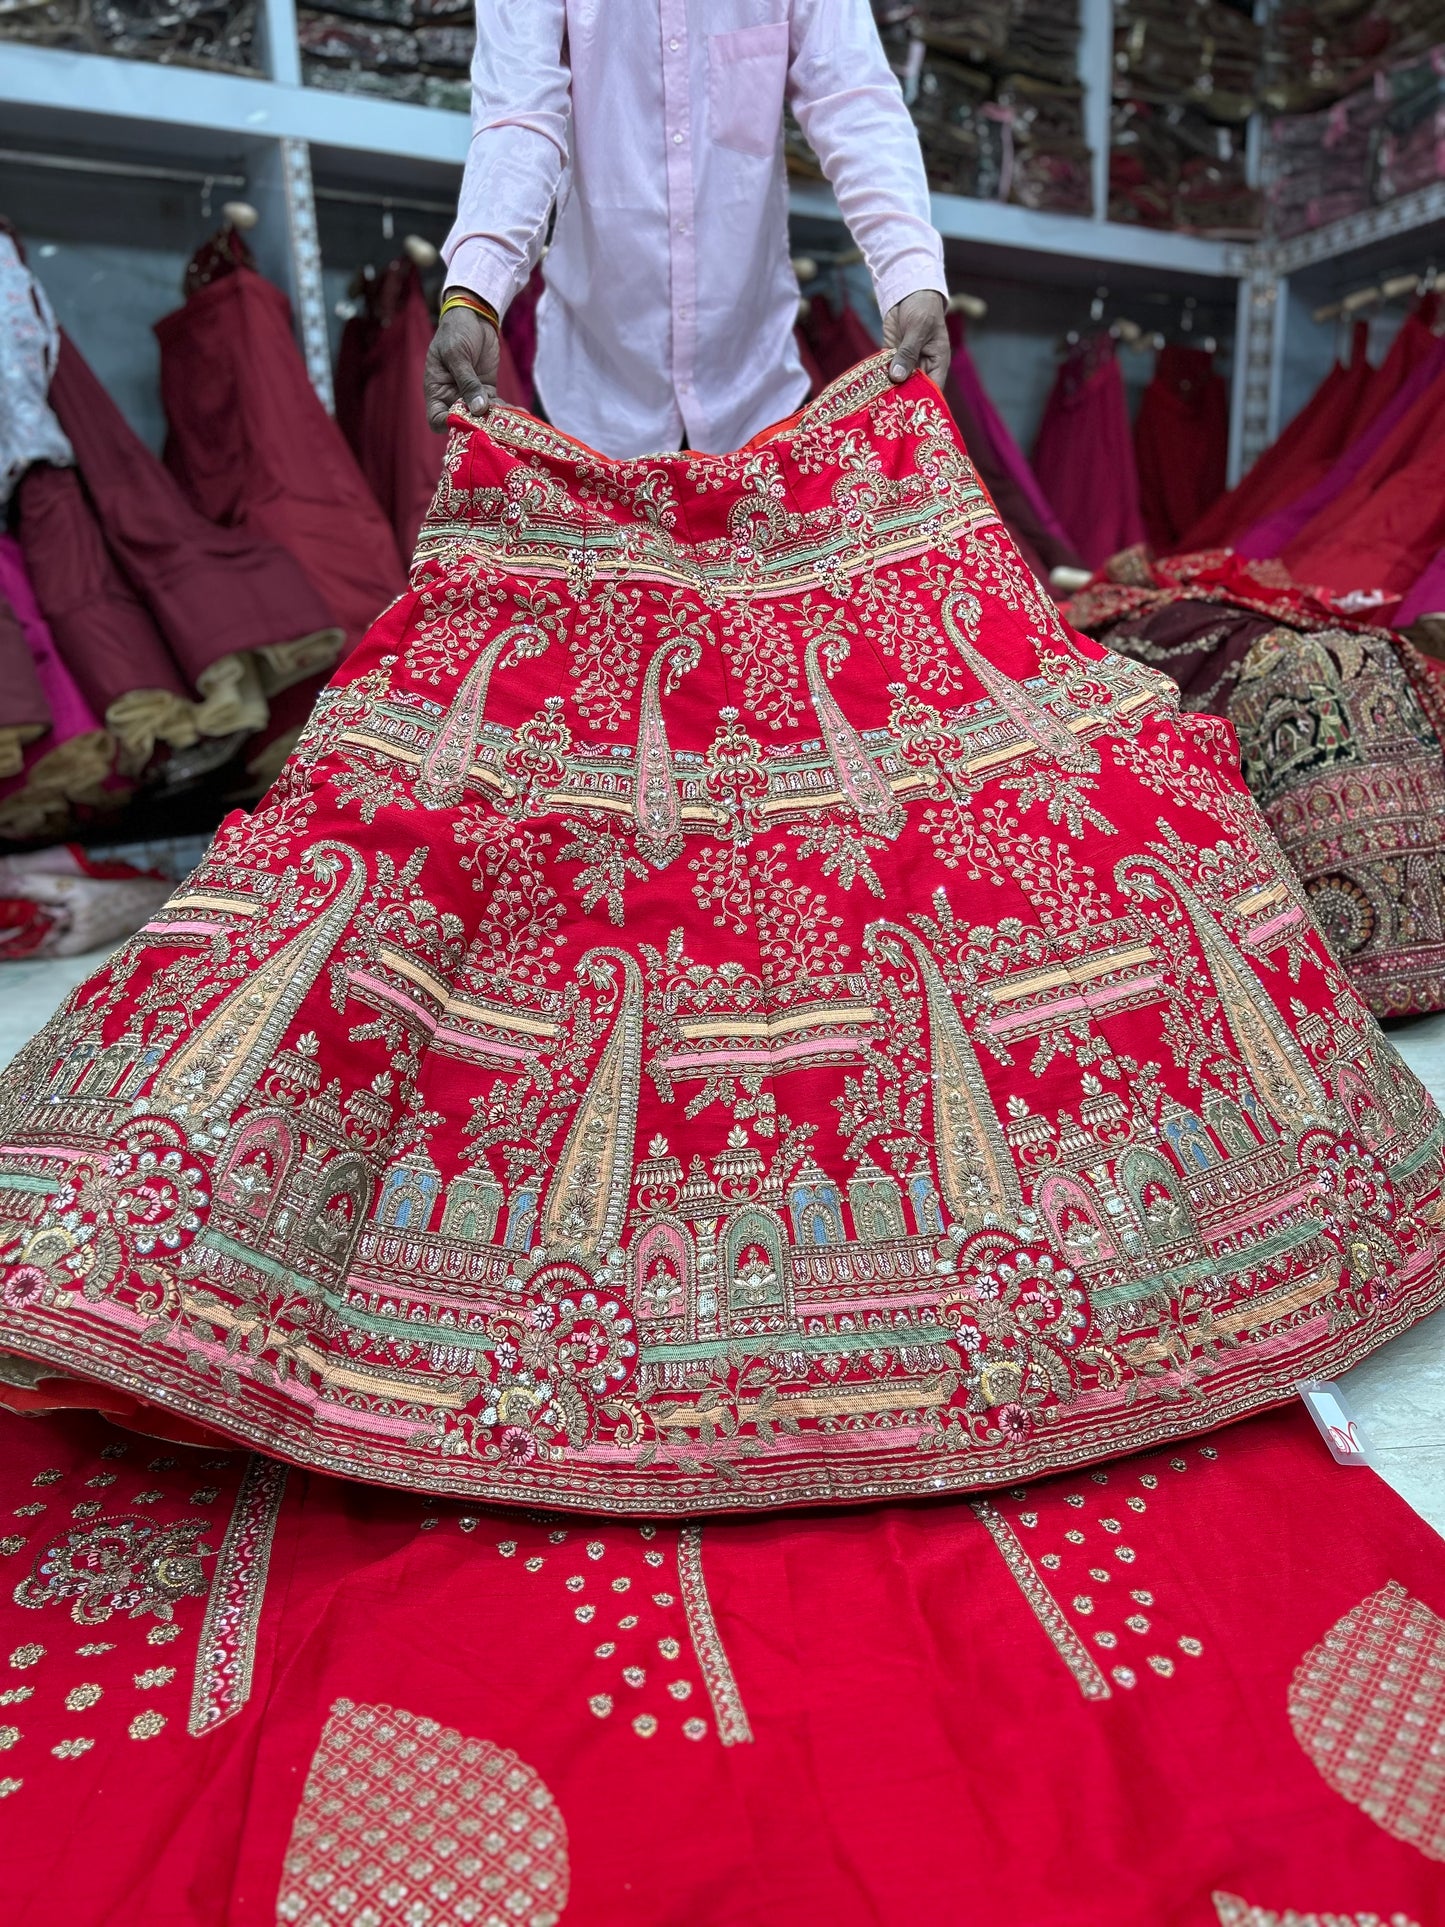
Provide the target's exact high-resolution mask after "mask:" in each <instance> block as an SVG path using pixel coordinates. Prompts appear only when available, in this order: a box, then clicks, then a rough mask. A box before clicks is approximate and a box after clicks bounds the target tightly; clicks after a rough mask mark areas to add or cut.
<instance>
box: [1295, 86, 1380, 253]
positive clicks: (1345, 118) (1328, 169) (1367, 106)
mask: <svg viewBox="0 0 1445 1927" xmlns="http://www.w3.org/2000/svg"><path fill="white" fill-rule="evenodd" d="M1384 114H1385V107H1384V102H1383V101H1382V100H1381V99H1380V98H1379V96H1378V95H1377V94H1376V92H1375V89H1374V86H1373V84H1367V85H1365V86H1364V87H1360V88H1357V89H1356V91H1355V92H1354V93H1352V94H1349V95H1347V96H1346V98H1345V99H1344V100H1338V101H1336V102H1335V103H1334V105H1333V106H1332V107H1322V108H1319V109H1317V110H1316V111H1315V112H1313V113H1309V114H1282V115H1280V116H1279V117H1278V118H1277V119H1276V120H1275V121H1274V123H1273V125H1272V127H1271V129H1270V152H1271V177H1270V183H1269V201H1270V206H1271V209H1272V214H1273V226H1274V230H1275V232H1276V233H1277V234H1279V235H1281V236H1289V235H1291V234H1303V233H1304V232H1306V231H1307V230H1308V229H1310V228H1316V227H1322V226H1324V224H1325V223H1326V222H1327V221H1338V220H1341V219H1343V217H1344V216H1345V215H1347V214H1359V213H1362V212H1363V210H1364V209H1365V208H1367V207H1369V206H1371V204H1372V202H1373V199H1374V186H1373V183H1374V176H1375V167H1376V155H1377V150H1378V148H1379V144H1380V136H1381V130H1382V123H1383V121H1384Z"/></svg>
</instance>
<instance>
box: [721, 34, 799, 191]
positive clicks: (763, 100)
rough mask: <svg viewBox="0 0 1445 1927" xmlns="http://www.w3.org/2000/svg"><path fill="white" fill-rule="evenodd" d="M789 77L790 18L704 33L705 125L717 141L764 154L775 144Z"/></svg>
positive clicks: (743, 151) (734, 147) (768, 153)
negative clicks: (705, 57)
mask: <svg viewBox="0 0 1445 1927" xmlns="http://www.w3.org/2000/svg"><path fill="white" fill-rule="evenodd" d="M787 78H788V23H787V21H786V20H779V21H775V22H770V23H766V24H764V25H762V26H759V27H739V28H737V29H736V31H734V32H733V33H712V34H709V35H708V38H707V111H708V131H709V133H710V135H711V136H712V138H713V140H715V141H716V142H717V143H718V144H719V146H722V147H731V148H732V149H733V150H734V152H736V153H739V154H756V155H760V156H762V157H764V158H766V157H767V156H769V155H771V154H772V152H773V149H774V148H775V147H776V146H777V142H778V131H779V129H780V127H781V126H782V120H783V89H784V87H785V85H786V83H787Z"/></svg>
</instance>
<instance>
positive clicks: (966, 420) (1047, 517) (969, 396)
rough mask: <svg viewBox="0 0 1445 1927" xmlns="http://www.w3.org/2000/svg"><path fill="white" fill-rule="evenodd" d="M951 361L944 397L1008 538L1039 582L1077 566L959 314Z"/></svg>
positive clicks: (953, 325)
mask: <svg viewBox="0 0 1445 1927" xmlns="http://www.w3.org/2000/svg"><path fill="white" fill-rule="evenodd" d="M948 333H949V340H950V342H951V344H952V348H953V357H952V360H951V362H950V364H949V370H948V380H947V381H946V382H945V383H944V389H943V396H944V400H945V401H946V402H947V403H948V406H949V408H950V410H951V411H952V414H953V418H954V420H955V421H956V422H957V423H958V430H959V433H960V434H961V435H962V436H963V440H964V445H965V447H966V448H967V449H968V452H969V454H970V456H971V457H972V459H973V463H974V466H975V468H977V470H978V472H979V476H980V478H981V479H982V481H983V485H984V487H985V488H986V489H987V490H988V492H989V494H990V495H991V496H992V497H993V499H994V503H995V505H996V507H997V508H998V511H999V514H1000V515H1002V517H1003V519H1004V523H1005V525H1006V527H1007V529H1008V532H1009V534H1010V535H1011V536H1012V537H1013V539H1014V541H1015V542H1017V543H1018V545H1019V548H1020V551H1021V552H1022V554H1023V556H1024V559H1025V560H1026V561H1027V562H1028V564H1029V566H1030V568H1032V569H1033V571H1034V573H1035V574H1036V575H1038V576H1039V577H1040V579H1041V580H1043V581H1047V580H1048V573H1049V571H1050V570H1051V569H1055V568H1058V567H1059V566H1060V565H1062V566H1063V567H1065V568H1078V567H1079V566H1080V558H1079V555H1078V552H1077V550H1076V549H1075V548H1074V546H1073V544H1072V543H1071V542H1070V540H1069V538H1068V536H1067V535H1066V534H1065V532H1064V529H1063V527H1062V525H1061V524H1060V522H1059V520H1058V517H1057V516H1056V515H1055V514H1054V512H1053V510H1052V509H1051V508H1050V507H1049V504H1048V502H1047V500H1046V499H1045V497H1044V492H1043V490H1042V489H1041V488H1040V487H1039V485H1038V481H1037V479H1036V477H1035V475H1034V472H1033V470H1032V469H1031V468H1030V467H1029V465H1028V462H1027V461H1026V460H1025V459H1024V454H1023V450H1022V449H1021V448H1020V447H1019V446H1018V444H1017V442H1015V440H1014V438H1013V436H1012V435H1011V434H1010V433H1009V430H1008V425H1007V424H1006V422H1005V421H1004V419H1003V417H1002V416H1001V415H1000V414H999V412H998V410H997V409H996V408H995V407H994V405H993V402H992V401H991V400H990V398H989V393H988V390H987V389H986V388H985V387H984V385H983V382H982V380H981V379H980V377H979V372H978V369H977V368H976V367H975V366H974V362H973V357H972V355H970V353H969V352H968V343H967V341H966V340H965V338H964V327H963V316H962V315H961V314H951V315H950V316H949V317H948Z"/></svg>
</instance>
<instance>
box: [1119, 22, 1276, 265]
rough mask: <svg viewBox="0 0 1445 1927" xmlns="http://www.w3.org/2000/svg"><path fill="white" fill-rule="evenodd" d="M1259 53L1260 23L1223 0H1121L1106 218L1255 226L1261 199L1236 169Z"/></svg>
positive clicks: (1225, 228)
mask: <svg viewBox="0 0 1445 1927" xmlns="http://www.w3.org/2000/svg"><path fill="white" fill-rule="evenodd" d="M1260 56H1261V38H1260V29H1259V28H1258V27H1256V26H1255V24H1254V22H1253V21H1252V20H1251V19H1250V18H1249V17H1248V16H1247V15H1246V14H1243V13H1240V12H1239V11H1237V10H1236V9H1235V8H1234V7H1232V6H1228V5H1223V4H1218V3H1217V0H1206V4H1204V5H1200V6H1196V7H1192V8H1190V9H1189V11H1188V13H1187V14H1186V15H1184V16H1182V17H1181V16H1180V15H1179V12H1178V10H1177V9H1176V8H1174V7H1171V6H1168V5H1166V4H1165V0H1120V4H1119V5H1118V6H1117V7H1116V9H1115V12H1114V107H1113V121H1112V133H1111V140H1110V155H1109V215H1110V218H1111V219H1112V220H1116V221H1134V222H1138V223H1140V224H1142V225H1143V226H1146V227H1168V228H1182V229H1187V230H1191V231H1193V232H1195V233H1204V234H1213V235H1239V236H1248V235H1251V234H1256V233H1258V231H1259V229H1260V226H1261V224H1262V206H1263V204H1262V200H1261V197H1260V196H1259V194H1258V193H1257V192H1256V191H1255V190H1254V189H1253V188H1251V187H1250V185H1249V182H1248V179H1247V177H1246V173H1245V155H1244V122H1245V121H1246V119H1247V118H1248V116H1249V114H1250V113H1251V111H1252V110H1253V107H1254V103H1255V97H1256V92H1257V88H1258V82H1259V68H1260Z"/></svg>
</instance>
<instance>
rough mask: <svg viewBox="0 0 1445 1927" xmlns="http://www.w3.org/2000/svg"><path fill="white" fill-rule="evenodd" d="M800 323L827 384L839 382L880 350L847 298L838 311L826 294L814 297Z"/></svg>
mask: <svg viewBox="0 0 1445 1927" xmlns="http://www.w3.org/2000/svg"><path fill="white" fill-rule="evenodd" d="M798 325H799V327H800V328H801V330H802V333H803V337H804V339H805V340H806V341H807V343H808V345H809V347H810V348H811V349H812V351H813V359H814V361H815V363H816V365H817V367H818V370H819V372H820V373H821V374H822V377H823V380H824V382H825V383H827V382H830V381H837V379H838V378H839V376H840V375H846V374H847V372H848V370H849V369H850V368H856V367H857V365H858V363H859V362H860V361H866V360H867V359H868V357H869V356H870V355H876V354H877V352H878V343H877V342H876V341H875V340H874V338H873V336H872V335H871V334H869V332H868V330H867V328H866V327H865V326H864V324H863V321H862V319H861V318H860V316H859V315H858V313H857V311H856V310H855V309H854V308H853V307H851V306H850V305H849V303H848V302H846V301H845V302H844V303H843V305H842V307H840V308H839V309H837V310H836V312H835V311H834V308H833V304H832V302H831V301H830V300H829V299H828V297H827V295H826V294H815V295H814V296H813V298H812V300H811V301H810V302H809V303H808V306H807V310H806V312H805V313H804V315H803V317H802V319H801V321H800V322H799V324H798Z"/></svg>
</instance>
